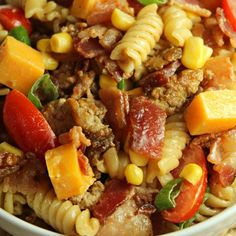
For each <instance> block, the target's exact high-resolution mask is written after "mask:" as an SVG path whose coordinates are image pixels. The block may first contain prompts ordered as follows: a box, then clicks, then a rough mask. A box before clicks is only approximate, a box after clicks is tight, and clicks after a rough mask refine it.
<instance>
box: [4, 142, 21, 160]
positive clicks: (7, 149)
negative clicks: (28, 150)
mask: <svg viewBox="0 0 236 236" xmlns="http://www.w3.org/2000/svg"><path fill="white" fill-rule="evenodd" d="M0 152H9V153H12V154H15V155H16V156H20V157H22V156H23V155H24V154H23V152H22V151H21V150H20V149H18V148H16V147H14V146H12V145H10V144H9V143H7V142H2V143H0Z"/></svg>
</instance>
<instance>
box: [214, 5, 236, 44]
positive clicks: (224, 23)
mask: <svg viewBox="0 0 236 236" xmlns="http://www.w3.org/2000/svg"><path fill="white" fill-rule="evenodd" d="M216 19H217V21H218V24H219V27H220V29H221V30H222V32H223V33H224V34H225V35H226V36H228V37H229V38H230V42H231V44H232V46H233V47H236V32H235V30H234V29H233V27H232V26H231V24H230V23H229V21H228V20H227V18H226V17H225V14H224V10H223V9H222V8H220V7H219V8H217V10H216Z"/></svg>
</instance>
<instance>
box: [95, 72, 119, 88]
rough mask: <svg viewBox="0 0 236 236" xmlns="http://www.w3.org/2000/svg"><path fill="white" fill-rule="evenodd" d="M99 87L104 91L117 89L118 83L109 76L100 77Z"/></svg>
mask: <svg viewBox="0 0 236 236" xmlns="http://www.w3.org/2000/svg"><path fill="white" fill-rule="evenodd" d="M99 86H100V88H102V89H106V88H111V87H117V82H116V81H115V80H113V79H112V78H111V77H110V76H109V75H104V74H102V75H100V77H99Z"/></svg>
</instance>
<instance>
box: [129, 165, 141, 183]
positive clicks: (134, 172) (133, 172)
mask: <svg viewBox="0 0 236 236" xmlns="http://www.w3.org/2000/svg"><path fill="white" fill-rule="evenodd" d="M125 177H126V180H127V182H128V183H130V184H133V185H140V184H141V183H142V182H143V170H142V169H141V168H139V167H138V166H136V165H135V164H129V165H127V166H126V168H125Z"/></svg>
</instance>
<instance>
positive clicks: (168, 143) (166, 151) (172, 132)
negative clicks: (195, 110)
mask: <svg viewBox="0 0 236 236" xmlns="http://www.w3.org/2000/svg"><path fill="white" fill-rule="evenodd" d="M189 138H190V137H189V135H188V133H187V127H186V125H185V123H184V121H183V116H182V114H176V115H173V116H170V117H169V118H168V119H167V121H166V125H165V138H164V145H163V148H162V155H161V159H158V160H151V161H150V162H149V163H148V169H147V182H149V183H151V182H153V180H154V178H155V177H157V178H158V179H159V181H160V182H161V184H162V185H165V184H166V183H167V182H168V181H170V180H172V179H173V177H172V175H171V174H170V171H171V170H173V169H175V168H176V167H177V166H178V165H179V159H180V158H181V156H182V150H183V149H184V148H185V146H186V145H187V143H188V142H189Z"/></svg>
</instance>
